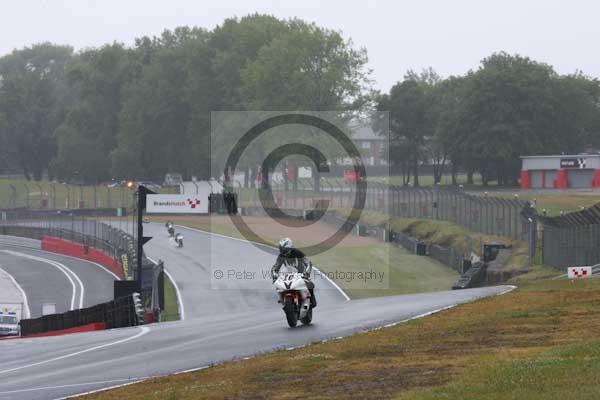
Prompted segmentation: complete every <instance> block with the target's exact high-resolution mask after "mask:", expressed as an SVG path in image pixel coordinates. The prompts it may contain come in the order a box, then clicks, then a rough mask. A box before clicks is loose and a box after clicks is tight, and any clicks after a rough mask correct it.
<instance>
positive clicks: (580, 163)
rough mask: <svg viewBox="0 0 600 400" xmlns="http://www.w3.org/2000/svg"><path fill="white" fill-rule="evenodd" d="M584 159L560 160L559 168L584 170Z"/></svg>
mask: <svg viewBox="0 0 600 400" xmlns="http://www.w3.org/2000/svg"><path fill="white" fill-rule="evenodd" d="M585 161H586V160H585V158H582V157H579V158H561V159H560V167H561V168H579V169H585V164H586V162H585Z"/></svg>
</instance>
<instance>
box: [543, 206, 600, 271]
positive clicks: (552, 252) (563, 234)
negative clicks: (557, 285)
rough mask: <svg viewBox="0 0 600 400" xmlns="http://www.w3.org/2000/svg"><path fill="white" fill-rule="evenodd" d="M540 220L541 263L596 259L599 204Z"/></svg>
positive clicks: (571, 264) (599, 259) (580, 263)
mask: <svg viewBox="0 0 600 400" xmlns="http://www.w3.org/2000/svg"><path fill="white" fill-rule="evenodd" d="M540 222H541V224H542V231H541V234H542V251H543V253H542V254H543V261H544V264H547V265H551V266H553V267H555V268H560V269H563V268H567V267H575V266H583V265H595V264H598V263H600V204H597V205H595V206H593V207H590V208H588V209H586V210H582V211H578V212H573V213H568V214H565V215H562V216H559V217H542V218H540Z"/></svg>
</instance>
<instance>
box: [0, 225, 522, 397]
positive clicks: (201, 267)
mask: <svg viewBox="0 0 600 400" xmlns="http://www.w3.org/2000/svg"><path fill="white" fill-rule="evenodd" d="M178 230H179V229H178ZM181 230H182V232H183V233H184V235H185V237H184V243H185V245H184V247H183V248H181V249H180V248H176V247H175V246H173V245H172V244H170V242H169V239H168V237H167V236H166V230H165V229H164V226H160V225H153V224H149V225H146V231H145V233H146V234H147V235H148V234H149V235H154V239H153V240H152V241H151V242H149V243H148V244H147V245H146V246H145V249H146V252H147V254H148V255H149V256H150V257H152V258H161V259H163V260H164V261H165V265H166V266H167V269H168V270H169V272H170V274H171V275H172V276H173V277H174V280H175V281H176V283H177V286H178V287H179V290H180V294H181V298H182V300H183V305H184V311H185V320H183V321H177V322H171V323H163V324H153V325H148V326H145V327H136V328H128V329H117V330H110V331H103V332H92V333H83V334H77V335H68V336H61V337H51V338H38V339H24V340H9V341H3V342H2V341H0V399H55V398H62V397H65V396H70V395H74V394H78V393H82V392H88V391H93V390H98V389H102V388H107V387H112V386H115V385H121V384H126V383H130V382H135V381H138V380H140V379H144V378H147V377H151V376H158V375H166V374H171V373H176V372H180V371H185V370H189V369H195V368H201V367H206V366H209V365H212V364H214V363H218V362H221V361H225V360H231V359H236V358H240V357H246V356H251V355H254V354H257V353H261V352H265V351H270V350H275V349H281V348H289V347H295V346H302V345H305V344H307V343H311V342H317V341H322V340H326V339H332V338H337V337H342V336H347V335H350V334H353V333H356V332H359V331H363V330H366V329H372V328H377V327H381V326H385V325H388V324H392V323H397V322H400V321H403V320H407V319H409V318H413V317H416V316H419V315H422V314H427V313H430V312H433V311H437V310H440V309H443V308H446V307H451V306H454V305H456V304H460V303H463V302H467V301H472V300H475V299H477V298H481V297H486V296H491V295H497V294H501V293H504V292H506V291H508V290H511V289H512V287H508V286H499V287H488V288H479V289H468V290H460V291H447V292H437V293H427V294H416V295H405V296H393V297H381V298H372V299H363V300H353V301H346V300H345V297H344V296H343V295H342V294H341V293H340V292H339V291H338V290H337V289H335V288H334V287H333V286H331V285H329V286H327V285H328V284H327V283H326V281H323V282H321V283H320V284H319V291H318V298H319V306H318V307H317V309H315V313H314V317H313V321H314V323H313V324H312V325H310V326H307V327H299V328H296V329H290V328H288V326H287V323H286V321H285V317H284V315H283V312H282V311H281V310H280V306H278V304H277V303H276V297H275V294H274V292H273V290H272V288H271V282H270V280H264V279H256V280H253V279H237V278H235V277H234V278H232V279H228V280H225V281H224V280H223V279H224V278H221V279H215V278H214V271H215V270H216V269H223V268H230V269H233V270H243V269H245V268H248V269H255V270H257V271H259V270H261V269H262V268H267V269H269V268H270V266H271V265H272V263H273V260H274V255H273V254H271V253H269V251H270V250H268V249H260V248H257V247H255V246H254V245H253V244H250V243H247V242H242V241H239V240H235V239H231V238H225V237H220V236H216V235H208V234H206V233H200V232H197V231H192V230H183V229H181ZM163 231H164V232H163ZM250 272H252V271H250ZM211 276H212V279H211Z"/></svg>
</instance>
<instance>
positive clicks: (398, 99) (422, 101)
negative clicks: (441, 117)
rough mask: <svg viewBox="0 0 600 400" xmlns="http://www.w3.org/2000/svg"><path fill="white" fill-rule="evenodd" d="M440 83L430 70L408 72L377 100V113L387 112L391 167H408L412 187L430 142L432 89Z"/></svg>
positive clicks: (431, 135) (432, 126)
mask: <svg viewBox="0 0 600 400" xmlns="http://www.w3.org/2000/svg"><path fill="white" fill-rule="evenodd" d="M439 81H440V77H439V76H438V75H437V74H436V73H435V72H434V71H433V70H432V69H429V70H425V71H423V72H422V73H421V74H416V73H414V72H412V71H409V72H408V73H407V74H406V76H405V77H404V80H403V81H402V82H399V83H397V84H396V85H394V86H393V87H392V89H391V90H390V93H389V94H386V95H383V96H381V97H380V98H379V100H378V104H377V109H378V110H379V111H389V112H390V141H391V145H390V149H389V154H390V161H391V164H392V167H394V166H396V167H397V168H402V166H405V165H410V172H412V174H413V183H414V185H415V186H419V163H420V162H421V161H422V159H423V157H424V156H425V151H424V147H425V145H426V143H428V142H431V143H433V142H432V138H433V137H434V133H435V118H434V115H433V113H434V111H435V108H434V99H435V97H434V92H433V90H434V87H435V86H436V85H437V84H438V83H439ZM401 149H402V151H398V150H401ZM407 157H408V160H407V159H406V158H407Z"/></svg>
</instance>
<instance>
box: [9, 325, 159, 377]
mask: <svg viewBox="0 0 600 400" xmlns="http://www.w3.org/2000/svg"><path fill="white" fill-rule="evenodd" d="M140 329H141V330H140V332H138V333H137V334H135V335H133V336H129V337H127V338H125V339H120V340H117V341H115V342H110V343H105V344H101V345H98V346H94V347H90V348H89V349H85V350H80V351H76V352H74V353H69V354H65V355H63V356H59V357H54V358H50V359H48V360H44V361H38V362H35V363H32V364H27V365H22V366H20V367H15V368H11V369H5V370H4V371H0V375H2V374H6V373H9V372H14V371H20V370H22V369H26V368H31V367H37V366H38V365H43V364H48V363H51V362H54V361H59V360H64V359H65V358H71V357H75V356H78V355H81V354H85V353H89V352H92V351H95V350H100V349H104V348H106V347H111V346H116V345H118V344H122V343H126V342H129V341H131V340H135V339H137V338H139V337H142V336H144V335H145V334H147V333H148V332H150V328H148V327H147V326H142V327H141V328H140Z"/></svg>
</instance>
